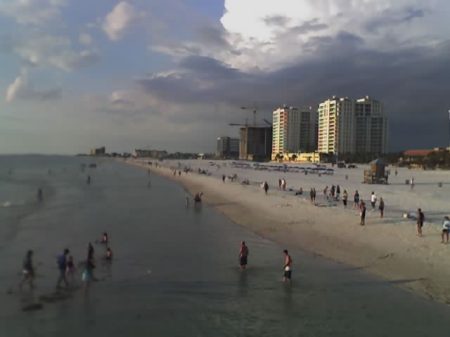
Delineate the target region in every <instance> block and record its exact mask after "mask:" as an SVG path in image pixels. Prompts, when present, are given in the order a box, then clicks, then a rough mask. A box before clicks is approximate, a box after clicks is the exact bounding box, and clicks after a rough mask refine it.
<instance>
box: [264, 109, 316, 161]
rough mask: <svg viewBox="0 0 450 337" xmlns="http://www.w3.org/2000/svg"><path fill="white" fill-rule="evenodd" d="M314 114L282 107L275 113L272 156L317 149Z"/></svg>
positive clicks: (305, 110)
mask: <svg viewBox="0 0 450 337" xmlns="http://www.w3.org/2000/svg"><path fill="white" fill-rule="evenodd" d="M314 116H315V114H314V112H313V111H312V110H311V109H298V108H293V107H287V106H284V107H281V108H278V109H276V110H275V111H274V112H273V137H272V155H276V154H278V153H281V154H282V153H298V152H309V151H311V150H314V149H315V141H314V138H315V137H314V135H315V132H314V125H315V124H314V119H315V118H314Z"/></svg>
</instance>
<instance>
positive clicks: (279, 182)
mask: <svg viewBox="0 0 450 337" xmlns="http://www.w3.org/2000/svg"><path fill="white" fill-rule="evenodd" d="M278 189H279V190H281V179H278Z"/></svg>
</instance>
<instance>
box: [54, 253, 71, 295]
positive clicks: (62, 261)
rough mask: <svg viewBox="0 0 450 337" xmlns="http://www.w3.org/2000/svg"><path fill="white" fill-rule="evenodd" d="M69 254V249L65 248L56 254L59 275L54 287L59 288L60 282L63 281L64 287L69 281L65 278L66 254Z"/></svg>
mask: <svg viewBox="0 0 450 337" xmlns="http://www.w3.org/2000/svg"><path fill="white" fill-rule="evenodd" d="M68 254H69V250H68V249H67V248H66V249H64V252H63V253H62V254H61V255H60V256H58V260H57V263H58V270H59V277H58V281H57V282H56V288H61V282H64V284H65V285H66V287H68V286H69V283H68V282H67V278H66V269H67V255H68Z"/></svg>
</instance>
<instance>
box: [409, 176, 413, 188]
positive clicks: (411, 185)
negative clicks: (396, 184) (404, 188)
mask: <svg viewBox="0 0 450 337" xmlns="http://www.w3.org/2000/svg"><path fill="white" fill-rule="evenodd" d="M409 185H410V187H411V190H413V189H414V177H411V179H409Z"/></svg>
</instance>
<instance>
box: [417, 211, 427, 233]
mask: <svg viewBox="0 0 450 337" xmlns="http://www.w3.org/2000/svg"><path fill="white" fill-rule="evenodd" d="M424 222H425V215H424V214H423V212H422V210H421V209H420V208H419V209H417V235H418V236H422V227H423V223H424Z"/></svg>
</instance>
